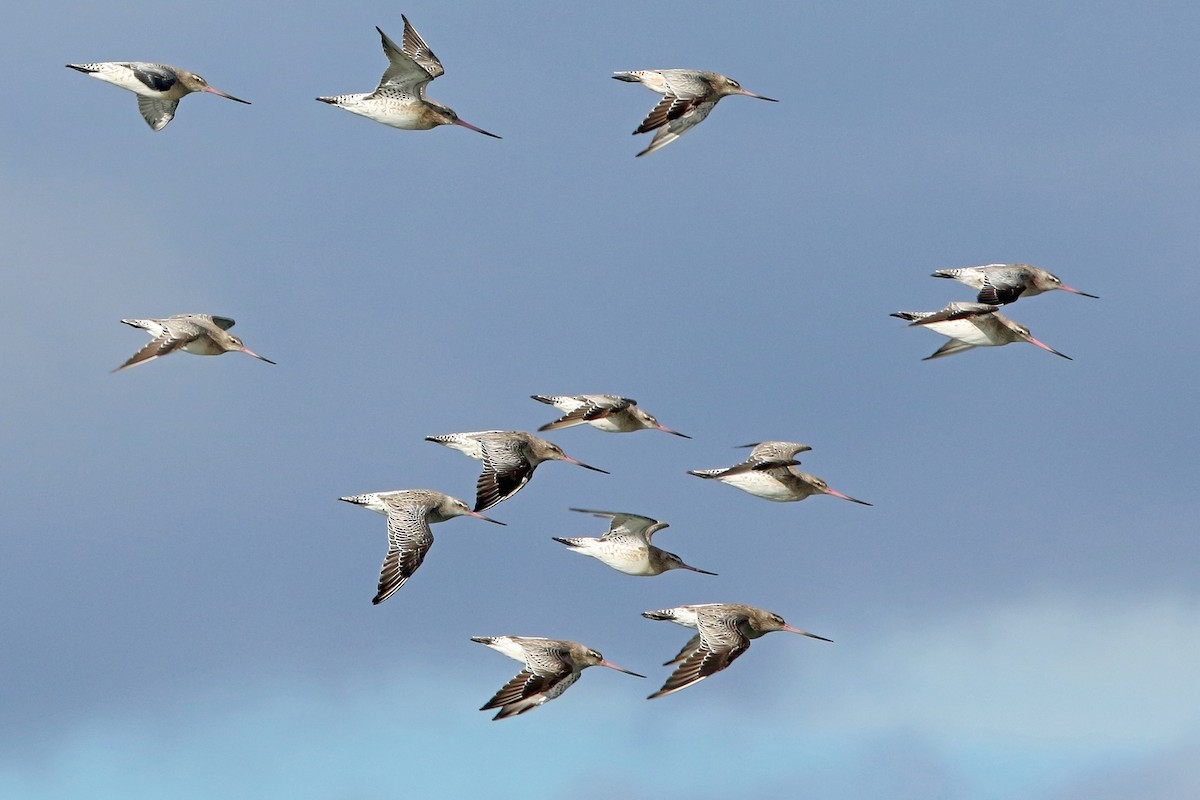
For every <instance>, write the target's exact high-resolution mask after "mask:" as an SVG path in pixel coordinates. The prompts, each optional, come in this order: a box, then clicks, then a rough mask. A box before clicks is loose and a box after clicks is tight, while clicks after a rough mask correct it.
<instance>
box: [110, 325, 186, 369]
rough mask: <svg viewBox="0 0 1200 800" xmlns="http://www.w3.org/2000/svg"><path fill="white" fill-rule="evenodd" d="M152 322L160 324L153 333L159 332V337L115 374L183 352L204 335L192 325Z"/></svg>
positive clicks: (139, 351) (152, 340)
mask: <svg viewBox="0 0 1200 800" xmlns="http://www.w3.org/2000/svg"><path fill="white" fill-rule="evenodd" d="M135 321H137V320H122V322H125V323H126V324H132V323H133V322H135ZM151 321H153V322H158V323H159V324H157V325H156V326H155V327H154V328H153V330H152V331H151V332H152V333H154V332H157V335H156V336H154V338H153V339H151V340H150V341H149V342H148V343H147V344H146V346H145V347H143V348H142V349H141V350H138V351H137V352H136V353H134V354H133V355H132V356H131V357H130V358H129V360H128V361H126V362H125V363H124V364H122V365H121V366H119V367H117V368H116V369H114V370H113V372H120V371H121V370H123V369H125V368H127V367H134V366H137V365H138V364H144V363H146V362H147V361H150V360H151V359H155V358H158V357H159V356H165V355H167V354H168V353H174V352H175V351H176V350H181V349H182V348H183V347H185V346H186V345H187V344H188V342H192V341H195V340H196V339H197V338H198V337H199V336H200V335H201V334H202V333H203V331H202V330H201V329H200V328H198V327H196V326H195V325H191V324H182V325H180V324H178V323H175V324H168V325H163V324H161V322H159V321H157V320H151ZM134 327H139V328H140V327H144V326H143V325H135V326H134Z"/></svg>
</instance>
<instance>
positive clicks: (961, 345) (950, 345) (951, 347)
mask: <svg viewBox="0 0 1200 800" xmlns="http://www.w3.org/2000/svg"><path fill="white" fill-rule="evenodd" d="M974 348H975V345H973V344H970V343H969V342H964V341H963V340H962V339H951V340H950V341H948V342H946V343H945V344H944V345H942V346H941V347H939V348H938V349H937V350H935V351H934V352H933V355H931V356H925V357H924V358H922V359H921V360H922V361H932V360H933V359H935V358H943V357H944V356H952V355H954V354H955V353H962V352H965V351H967V350H973V349H974Z"/></svg>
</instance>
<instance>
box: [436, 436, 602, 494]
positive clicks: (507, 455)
mask: <svg viewBox="0 0 1200 800" xmlns="http://www.w3.org/2000/svg"><path fill="white" fill-rule="evenodd" d="M425 440H426V441H429V442H436V443H438V444H440V445H445V446H446V447H449V448H450V449H452V450H457V451H459V452H460V453H465V454H466V455H468V456H470V457H471V458H475V459H478V460H480V461H482V462H483V471H482V472H481V473H480V474H479V480H478V481H476V483H475V510H476V511H486V510H487V509H489V508H491V507H492V506H494V505H496V503H499V502H500V501H501V500H507V499H508V498H510V497H512V496H513V495H514V494H516V493H517V492H519V491H521V489H522V488H523V487H524V486H525V484H527V483H529V479H530V478H531V477H533V471H534V470H535V469H537V465H538V464H541V463H542V462H543V461H566V462H567V463H568V464H574V465H575V466H577V467H583V468H584V469H590V470H592V471H593V472H603V473H604V474H605V475H607V474H608V472H607V470H603V469H600V468H599V467H593V466H590V465H588V464H585V463H583V462H582V461H580V460H578V459H575V458H571V456H569V455H567V454H566V453H564V452H563V449H562V448H561V447H559V446H558V445H556V444H555V443H554V442H550V441H547V440H545V439H543V438H541V437H540V436H534V435H533V434H532V433H526V432H525V431H468V432H466V433H446V434H442V435H439V436H426V437H425Z"/></svg>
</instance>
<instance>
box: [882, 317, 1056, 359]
mask: <svg viewBox="0 0 1200 800" xmlns="http://www.w3.org/2000/svg"><path fill="white" fill-rule="evenodd" d="M892 316H893V317H899V318H900V319H906V320H908V321H909V322H911V323H912V324H913V325H920V326H921V327H923V328H928V329H929V330H931V331H934V332H936V333H940V334H941V335H942V336H948V337H950V341H948V342H946V343H945V344H944V345H942V346H941V347H939V348H938V349H937V350H935V351H934V352H933V354H932V355H928V356H926V357H925V358H923V359H921V360H922V361H929V360H930V359H934V358H942V357H944V356H951V355H954V354H955V353H962V352H964V351H966V350H970V349H971V348H973V347H1002V346H1003V345H1006V344H1012V343H1013V342H1029V343H1030V344H1032V345H1035V346H1037V347H1040V348H1042V349H1043V350H1045V351H1046V352H1048V353H1053V354H1054V355H1056V356H1060V357H1062V358H1065V359H1067V360H1068V361H1070V360H1071V357H1070V356H1068V355H1065V354H1063V353H1060V352H1058V351H1057V350H1055V349H1054V348H1053V347H1050V346H1049V345H1047V344H1045V343H1044V342H1039V341H1038V340H1037V339H1035V338H1033V335H1032V334H1030V332H1029V329H1028V328H1026V327H1025V326H1024V325H1021V324H1019V323H1016V322H1013V321H1012V320H1011V319H1009V318H1008V317H1006V316H1004V315H1003V314H1001V313H1000V306H996V305H989V304H987V303H951V304H950V305H948V306H946V307H945V308H943V309H942V310H941V311H896V312H893V313H892Z"/></svg>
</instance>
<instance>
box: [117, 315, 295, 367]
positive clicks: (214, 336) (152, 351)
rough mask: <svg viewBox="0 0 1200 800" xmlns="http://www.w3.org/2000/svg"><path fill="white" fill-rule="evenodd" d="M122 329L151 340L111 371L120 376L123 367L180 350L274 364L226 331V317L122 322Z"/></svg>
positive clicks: (229, 325) (197, 316)
mask: <svg viewBox="0 0 1200 800" xmlns="http://www.w3.org/2000/svg"><path fill="white" fill-rule="evenodd" d="M121 322H124V323H125V324H126V325H132V326H133V327H135V328H144V329H145V330H147V331H149V333H150V335H151V336H153V337H154V338H153V339H151V340H150V343H149V344H147V345H146V346H145V347H143V348H142V349H141V350H138V351H137V352H136V353H134V354H133V356H132V357H131V358H130V359H129V360H128V361H126V362H125V363H124V364H122V365H121V366H119V367H117V368H116V369H114V370H113V372H120V371H121V370H123V369H125V368H126V367H133V366H137V365H138V364H144V363H146V362H147V361H150V360H152V359H155V358H158V357H159V356H165V355H166V354H167V353H174V352H175V351H176V350H182V351H183V352H185V353H194V354H196V355H198V356H219V355H221V354H222V353H228V352H230V351H231V350H237V351H238V352H242V353H245V354H246V355H248V356H254V357H255V358H257V359H259V360H260V361H266V362H267V363H268V364H274V363H275V362H274V361H272V360H271V359H269V358H263V357H262V356H260V355H259V354H258V353H256V352H254V351H253V350H251V349H250V348H249V347H246V345H244V344H242V340H241V339H239V338H238V337H236V336H234V335H233V334H231V333H226V331H227V330H229V329H230V328H232V327H233V320H231V319H229V317H214V316H212V315H210V314H175V315H174V316H171V317H167V318H166V319H123V320H121Z"/></svg>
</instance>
